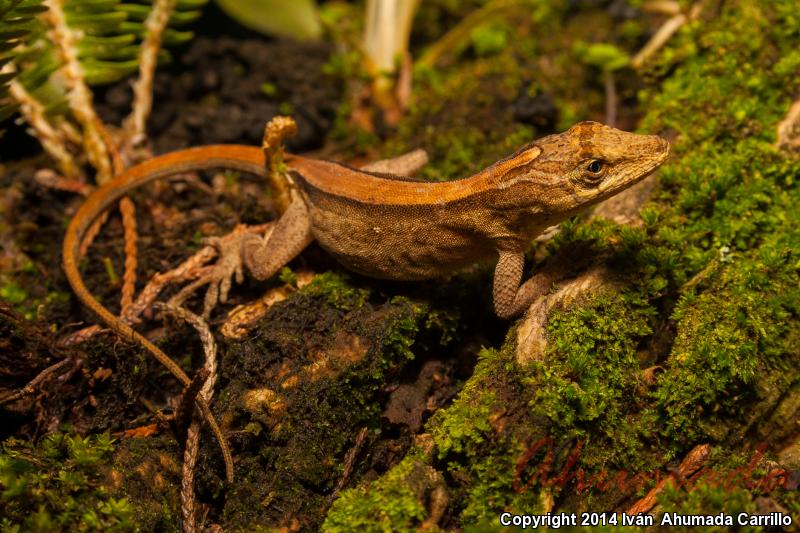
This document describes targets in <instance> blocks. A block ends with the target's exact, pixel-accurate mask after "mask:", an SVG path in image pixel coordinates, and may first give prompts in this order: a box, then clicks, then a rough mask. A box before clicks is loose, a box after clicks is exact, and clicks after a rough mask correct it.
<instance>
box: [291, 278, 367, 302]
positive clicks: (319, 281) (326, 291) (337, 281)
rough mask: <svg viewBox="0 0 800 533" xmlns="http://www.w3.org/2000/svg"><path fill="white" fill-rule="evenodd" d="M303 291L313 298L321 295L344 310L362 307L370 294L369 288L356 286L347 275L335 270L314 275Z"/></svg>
mask: <svg viewBox="0 0 800 533" xmlns="http://www.w3.org/2000/svg"><path fill="white" fill-rule="evenodd" d="M302 291H303V293H305V294H307V295H309V296H311V297H312V298H313V297H321V298H322V299H323V300H324V301H325V302H327V303H329V304H330V305H332V306H334V307H336V308H339V309H343V310H350V309H357V308H359V307H361V306H362V305H364V302H366V300H367V297H368V296H369V290H367V289H361V288H358V287H355V286H354V285H352V284H351V283H350V282H349V278H348V277H347V276H346V275H344V274H337V273H334V272H324V273H322V274H320V275H317V276H314V279H313V280H312V281H311V283H309V284H308V285H307V286H305V287H303V289H302Z"/></svg>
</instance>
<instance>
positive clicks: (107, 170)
mask: <svg viewBox="0 0 800 533" xmlns="http://www.w3.org/2000/svg"><path fill="white" fill-rule="evenodd" d="M43 3H44V5H45V6H47V8H48V9H47V11H45V12H44V13H43V14H42V19H43V20H44V21H46V23H47V24H48V25H49V26H50V30H49V31H48V32H47V33H48V36H49V37H50V41H51V42H52V43H53V44H55V46H56V49H57V50H58V54H59V57H60V58H61V61H62V62H63V65H62V67H61V69H60V72H61V74H63V76H64V81H65V83H66V85H67V87H68V89H69V92H68V95H67V98H68V100H69V106H70V109H71V111H72V113H73V115H75V118H76V119H77V120H78V122H79V123H80V125H81V127H82V128H83V145H84V148H85V149H86V155H87V157H88V158H89V162H90V163H91V164H92V166H94V168H95V169H96V170H97V178H96V179H97V182H98V183H101V184H102V183H104V182H106V181H108V180H109V179H110V178H111V175H112V169H111V161H110V160H109V155H108V147H107V146H106V144H105V143H104V141H103V137H102V134H101V132H100V130H99V129H98V127H97V125H98V124H101V122H100V120H99V119H98V118H97V114H96V113H95V110H94V107H93V106H92V92H91V91H90V90H89V87H88V85H86V80H85V78H84V76H83V69H82V68H81V64H80V61H79V59H78V36H77V35H76V34H75V33H74V32H73V31H72V29H70V27H69V26H68V25H67V21H66V17H65V16H64V10H63V8H62V0H44V2H43Z"/></svg>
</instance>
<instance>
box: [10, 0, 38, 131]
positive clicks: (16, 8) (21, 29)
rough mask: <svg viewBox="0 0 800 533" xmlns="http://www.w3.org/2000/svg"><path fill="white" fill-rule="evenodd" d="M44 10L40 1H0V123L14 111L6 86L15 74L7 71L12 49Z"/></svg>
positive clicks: (23, 37) (24, 37)
mask: <svg viewBox="0 0 800 533" xmlns="http://www.w3.org/2000/svg"><path fill="white" fill-rule="evenodd" d="M45 9H46V8H45V7H43V6H42V5H41V0H0V122H2V121H3V120H5V119H7V118H8V117H10V116H11V115H12V114H13V113H14V111H16V105H15V104H14V102H13V101H12V100H11V98H10V96H9V94H8V90H9V87H8V84H9V82H10V81H11V80H12V79H14V78H15V77H16V75H17V73H16V72H15V71H11V70H7V65H8V64H9V63H10V62H11V60H12V58H13V51H14V49H15V48H17V47H18V46H19V45H21V44H23V42H24V41H25V39H26V38H28V37H29V36H30V34H31V28H32V26H33V25H34V24H35V17H36V15H37V14H38V13H41V12H42V11H44V10H45ZM0 132H1V131H0Z"/></svg>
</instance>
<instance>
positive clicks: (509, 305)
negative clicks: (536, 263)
mask: <svg viewBox="0 0 800 533" xmlns="http://www.w3.org/2000/svg"><path fill="white" fill-rule="evenodd" d="M499 254H500V257H499V259H498V261H497V266H496V267H495V269H494V287H493V291H492V292H493V297H494V312H495V313H496V314H497V316H499V317H500V318H511V317H513V316H515V315H518V314H520V313H522V312H523V311H525V310H526V309H527V308H528V307H530V305H531V304H532V303H533V302H534V300H536V299H537V298H538V297H540V296H542V295H544V294H545V293H546V292H547V291H548V290H549V289H550V286H551V285H552V284H553V282H554V281H555V278H554V277H552V276H550V275H545V274H537V275H535V276H533V277H532V278H531V279H529V280H528V281H526V282H525V283H523V284H522V285H520V282H521V281H522V269H523V267H524V266H525V255H523V254H522V253H521V252H509V251H504V250H499Z"/></svg>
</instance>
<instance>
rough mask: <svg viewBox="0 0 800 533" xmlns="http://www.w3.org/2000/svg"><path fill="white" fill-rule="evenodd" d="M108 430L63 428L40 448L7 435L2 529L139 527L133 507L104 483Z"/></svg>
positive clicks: (1, 465)
mask: <svg viewBox="0 0 800 533" xmlns="http://www.w3.org/2000/svg"><path fill="white" fill-rule="evenodd" d="M113 450H114V446H113V441H112V440H111V438H110V437H109V435H108V434H107V433H104V434H100V435H94V436H89V437H81V436H79V435H76V434H75V433H72V432H58V433H54V434H52V435H49V436H47V437H45V438H44V439H43V440H42V442H41V443H40V444H39V445H38V446H34V445H31V444H30V443H24V442H22V441H19V440H16V439H8V440H6V441H5V442H4V443H3V445H2V452H0V488H2V493H0V515H2V517H3V518H2V519H0V528H2V530H3V531H55V530H62V531H67V530H69V531H76V530H81V531H134V530H135V529H136V528H135V525H134V516H133V509H132V507H131V505H130V503H129V502H128V500H127V499H126V498H115V497H114V496H112V495H111V491H109V489H108V488H107V486H106V485H105V484H104V473H105V472H104V469H105V465H107V464H108V461H109V459H110V457H111V453H112V452H113Z"/></svg>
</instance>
